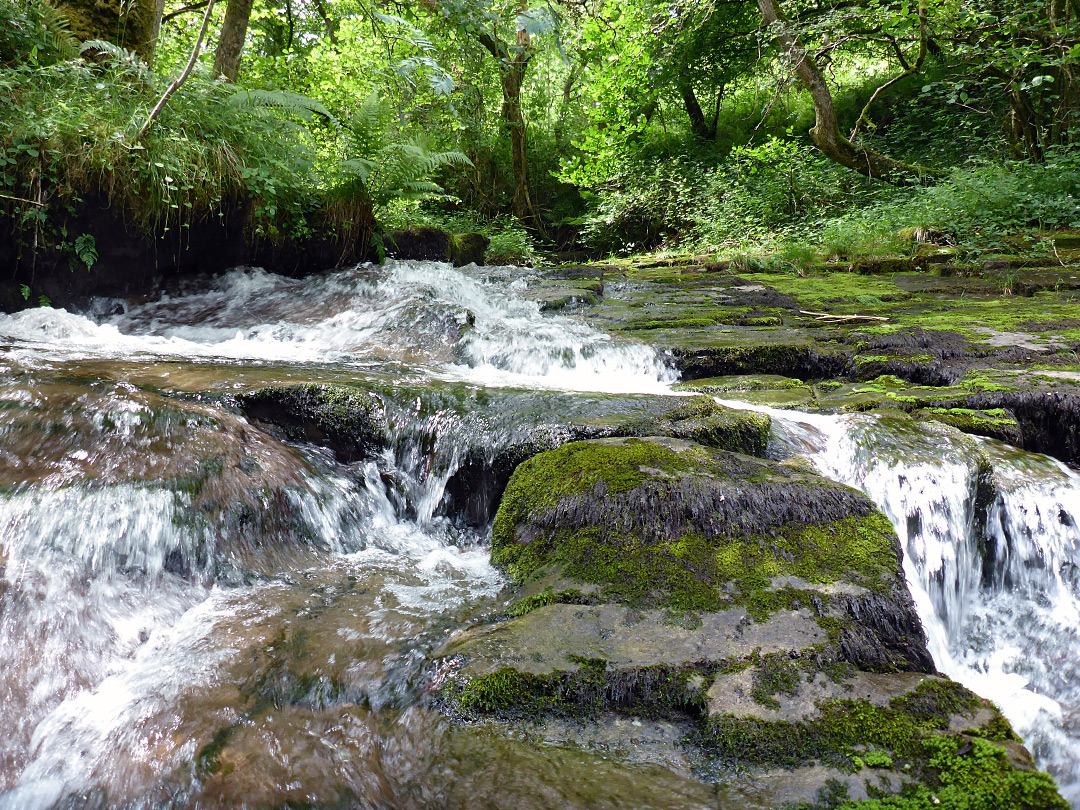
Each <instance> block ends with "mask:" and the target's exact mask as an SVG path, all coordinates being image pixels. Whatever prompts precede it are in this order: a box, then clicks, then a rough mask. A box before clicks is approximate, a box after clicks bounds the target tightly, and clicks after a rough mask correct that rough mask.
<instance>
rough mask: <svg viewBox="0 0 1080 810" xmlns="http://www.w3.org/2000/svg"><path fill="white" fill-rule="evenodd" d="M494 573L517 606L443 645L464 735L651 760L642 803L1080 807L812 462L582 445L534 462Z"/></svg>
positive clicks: (639, 441) (841, 490)
mask: <svg viewBox="0 0 1080 810" xmlns="http://www.w3.org/2000/svg"><path fill="white" fill-rule="evenodd" d="M492 560H493V562H494V563H495V564H496V565H498V566H499V567H501V568H502V569H503V570H504V571H505V572H506V574H507V575H508V576H509V578H510V579H511V580H512V581H513V582H514V583H515V587H514V588H513V589H512V590H511V596H510V597H509V601H508V602H507V603H506V604H505V606H504V609H502V610H501V611H500V612H499V613H497V614H496V615H492V616H491V617H489V619H488V620H486V621H484V622H481V623H478V624H476V625H474V626H472V627H469V628H467V629H464V630H461V631H459V632H458V633H456V634H455V635H454V636H452V637H451V638H450V639H448V641H447V642H446V643H445V644H444V645H443V647H442V648H441V649H440V650H438V651H437V652H436V657H437V658H438V660H439V661H440V664H439V668H438V670H437V672H438V675H437V678H436V681H435V687H434V688H435V695H436V702H437V703H438V705H439V706H440V707H441V708H442V709H443V710H444V712H446V713H447V714H448V715H449V716H450V717H452V718H454V719H455V720H456V721H458V722H461V723H464V724H467V725H481V726H494V727H496V728H502V729H504V731H505V732H506V733H508V734H512V735H518V737H520V735H521V734H522V733H523V730H528V731H527V735H526V736H529V735H531V738H532V739H536V740H538V741H539V742H538V743H537V744H541V745H548V746H550V745H552V744H554V745H559V746H566V747H577V748H584V749H587V750H592V751H597V750H602V751H604V752H607V754H608V755H611V756H615V757H621V758H622V759H623V760H625V761H626V762H629V763H633V762H648V763H650V769H651V770H648V771H643V772H642V773H643V780H644V781H643V785H642V790H646V791H647V790H648V789H649V783H650V780H653V781H656V785H657V788H658V789H659V787H660V785H661V784H664V781H663V779H660V778H659V777H655V774H656V773H657V772H658V771H664V772H668V773H676V774H680V775H681V776H685V777H687V778H692V779H695V780H698V781H699V782H701V783H703V784H707V785H709V786H710V789H711V792H712V793H711V795H712V796H713V797H714V798H715V801H716V806H717V807H731V808H767V807H800V808H811V807H822V808H824V807H845V808H856V807H862V808H867V809H869V808H875V809H876V808H903V809H904V810H914V808H927V809H928V810H929V809H930V808H987V809H988V810H989V808H1000V807H1010V808H1031V809H1032V810H1035V808H1039V809H1040V810H1042V809H1043V808H1061V809H1062V810H1065V808H1067V805H1066V804H1065V802H1064V801H1063V800H1062V798H1061V797H1060V796H1059V794H1058V792H1057V790H1056V787H1055V785H1054V782H1053V780H1052V779H1051V778H1050V777H1049V776H1048V775H1046V774H1043V773H1040V772H1038V771H1037V770H1036V769H1035V767H1034V764H1033V761H1032V758H1031V756H1030V754H1029V753H1028V752H1027V751H1026V750H1025V749H1024V747H1023V746H1022V745H1021V744H1020V741H1019V740H1018V739H1017V737H1016V735H1015V734H1014V733H1013V731H1012V729H1011V728H1010V726H1009V724H1008V722H1007V721H1006V720H1005V719H1004V718H1003V717H1002V715H1001V714H1000V712H999V711H998V710H997V709H996V708H995V707H994V706H993V705H992V704H990V703H989V702H988V701H985V700H983V699H981V698H979V697H978V696H976V695H975V694H973V693H972V692H970V691H969V690H968V689H966V688H965V687H963V686H961V685H960V684H958V683H955V682H953V681H951V680H949V679H948V678H945V677H943V676H941V675H940V674H939V673H937V672H936V671H935V669H934V666H933V662H932V659H931V657H930V654H929V652H928V650H927V648H926V638H925V635H924V633H923V629H922V626H921V623H920V622H919V619H918V616H917V614H916V612H915V609H914V605H913V602H912V600H911V596H910V594H909V592H908V590H907V587H906V585H905V582H904V578H903V573H902V568H901V550H900V546H899V543H898V542H897V539H896V536H895V533H894V532H893V529H892V527H891V526H890V524H889V523H888V521H887V520H886V519H885V517H884V516H883V515H881V514H880V513H879V512H878V511H877V510H876V509H875V507H874V506H873V504H872V503H871V502H870V501H869V500H868V499H867V498H865V496H863V495H862V494H860V493H858V492H856V491H854V490H852V489H849V488H847V487H844V486H841V485H839V484H835V483H833V482H831V481H828V480H826V479H824V478H821V477H819V476H816V475H813V474H810V473H808V472H806V470H805V469H804V468H799V467H796V466H792V465H787V464H783V463H776V462H771V461H766V460H763V459H761V458H756V457H753V456H748V455H744V454H741V453H737V452H731V451H728V450H723V449H718V448H716V447H707V446H704V445H702V444H698V443H695V442H692V441H688V440H686V439H683V438H677V437H673V436H662V437H631V438H627V437H623V438H606V439H596V440H590V441H581V442H571V443H569V444H565V445H563V446H561V447H559V448H557V449H554V450H551V451H547V452H541V453H539V454H537V455H534V456H533V457H532V458H530V459H528V460H527V461H525V462H523V463H521V464H520V465H519V466H518V467H517V469H516V470H515V472H514V473H513V476H512V477H511V478H510V481H509V484H508V485H507V487H506V490H505V492H504V494H503V496H502V500H501V503H500V506H499V510H498V513H497V515H496V519H495V523H494V525H493V529H492ZM648 774H653V776H649V775H648Z"/></svg>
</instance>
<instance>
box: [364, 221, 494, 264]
mask: <svg viewBox="0 0 1080 810" xmlns="http://www.w3.org/2000/svg"><path fill="white" fill-rule="evenodd" d="M383 243H384V244H385V246H386V255H387V256H389V257H390V258H393V259H412V260H414V261H426V262H451V263H453V264H454V266H455V267H462V266H463V265H466V264H470V263H471V264H483V263H484V253H485V252H486V251H487V248H488V245H489V244H491V240H490V239H488V238H487V237H486V236H484V235H483V234H481V233H461V234H453V233H448V232H447V231H444V230H442V229H441V228H430V227H422V228H409V229H407V230H399V231H390V232H389V233H387V234H384V235H383Z"/></svg>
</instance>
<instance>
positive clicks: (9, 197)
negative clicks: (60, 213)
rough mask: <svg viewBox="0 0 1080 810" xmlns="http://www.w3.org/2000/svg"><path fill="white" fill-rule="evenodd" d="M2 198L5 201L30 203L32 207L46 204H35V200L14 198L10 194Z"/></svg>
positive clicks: (1, 195)
mask: <svg viewBox="0 0 1080 810" xmlns="http://www.w3.org/2000/svg"><path fill="white" fill-rule="evenodd" d="M0 197H3V198H4V199H5V200H15V202H24V203H30V205H38V206H41V205H45V203H42V202H34V201H33V200H28V199H26V198H25V197H12V196H11V195H9V194H0Z"/></svg>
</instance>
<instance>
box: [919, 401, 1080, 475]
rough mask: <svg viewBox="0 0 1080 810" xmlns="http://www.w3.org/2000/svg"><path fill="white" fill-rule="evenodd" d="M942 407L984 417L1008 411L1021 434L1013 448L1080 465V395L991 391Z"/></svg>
mask: <svg viewBox="0 0 1080 810" xmlns="http://www.w3.org/2000/svg"><path fill="white" fill-rule="evenodd" d="M940 405H941V406H942V407H944V408H957V407H959V408H967V409H974V410H977V411H982V412H984V413H985V412H995V411H998V410H1004V411H1006V412H1008V413H1009V414H1012V415H1013V416H1014V417H1015V419H1016V424H1017V426H1018V428H1019V431H1020V434H1021V436H1020V438H1019V439H1017V440H1016V441H1013V442H1012V443H1013V444H1016V445H1017V446H1019V447H1021V448H1023V449H1024V450H1031V451H1033V452H1036V453H1045V454H1046V455H1049V456H1053V457H1054V458H1058V459H1061V460H1062V461H1066V462H1070V463H1076V462H1078V461H1080V391H1076V390H1056V391H1055V390H1048V389H1047V388H1045V387H1040V388H1038V389H1036V390H1027V391H1024V390H1020V391H987V392H982V393H977V394H972V395H970V396H967V397H964V398H963V399H954V400H947V401H944V402H941V403H940ZM1006 441H1008V440H1007V439H1006Z"/></svg>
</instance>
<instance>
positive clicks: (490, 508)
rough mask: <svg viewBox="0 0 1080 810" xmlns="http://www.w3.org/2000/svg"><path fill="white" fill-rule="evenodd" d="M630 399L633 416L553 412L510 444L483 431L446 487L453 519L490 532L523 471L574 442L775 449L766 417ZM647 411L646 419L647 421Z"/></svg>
mask: <svg viewBox="0 0 1080 810" xmlns="http://www.w3.org/2000/svg"><path fill="white" fill-rule="evenodd" d="M608 399H610V400H616V399H618V398H616V397H610V398H608ZM625 399H626V404H628V405H633V404H636V405H637V407H636V408H635V410H634V411H630V412H628V413H627V412H625V411H624V413H623V414H619V415H612V416H609V417H608V418H606V419H603V420H598V419H596V418H589V417H588V415H585V416H584V417H583V416H581V415H578V414H574V413H567V414H563V415H560V414H558V412H557V411H554V412H552V411H550V410H549V412H548V413H547V414H546V420H545V421H542V422H533V423H532V424H531V425H529V423H528V421H527V420H526V419H524V418H523V419H518V420H515V422H516V426H515V430H513V431H512V432H510V433H509V434H508V435H505V436H501V435H500V431H499V430H498V429H492V430H485V431H479V432H478V438H479V439H480V441H478V443H477V444H476V445H475V446H472V447H470V448H469V449H468V450H467V451H466V452H465V453H464V454H463V456H462V458H461V460H460V462H459V465H458V468H457V469H456V470H455V471H454V472H453V474H452V475H451V476H450V478H449V479H448V481H447V484H446V495H447V501H448V508H449V511H450V512H451V513H452V514H454V515H455V516H456V517H458V518H460V519H464V520H465V521H466V522H467V523H470V524H473V525H486V524H487V523H488V522H490V521H491V519H492V517H493V516H494V514H495V510H496V508H497V507H498V504H499V498H500V497H501V496H502V493H503V490H504V489H505V487H506V483H507V482H508V481H509V480H510V476H511V474H513V472H514V470H515V469H516V468H517V467H518V465H519V464H521V463H522V462H524V461H526V460H527V459H530V458H532V457H533V456H535V455H536V454H538V453H541V452H545V451H548V450H555V449H556V448H558V447H560V446H562V445H564V444H567V443H568V442H573V441H580V440H584V439H599V438H611V437H626V436H670V437H674V438H685V439H691V440H693V441H696V442H698V443H699V444H705V445H708V446H710V447H717V448H721V449H725V450H733V451H737V452H741V453H747V454H751V455H757V456H763V455H765V452H766V450H767V448H768V444H769V436H770V424H771V420H770V419H769V417H768V416H766V415H764V414H758V413H753V412H750V411H738V410H733V409H731V408H725V407H723V406H721V405H717V404H716V402H715V401H714V400H713V399H712V398H711V397H694V398H692V399H689V400H685V399H677V398H674V397H632V398H625ZM504 407H513V406H512V405H510V404H509V403H508V404H507V406H504ZM642 410H645V411H646V413H645V414H641V411H642Z"/></svg>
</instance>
